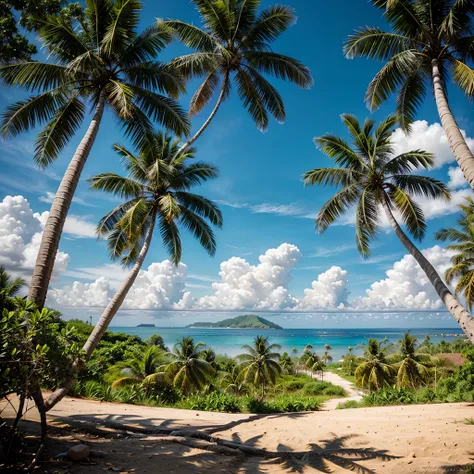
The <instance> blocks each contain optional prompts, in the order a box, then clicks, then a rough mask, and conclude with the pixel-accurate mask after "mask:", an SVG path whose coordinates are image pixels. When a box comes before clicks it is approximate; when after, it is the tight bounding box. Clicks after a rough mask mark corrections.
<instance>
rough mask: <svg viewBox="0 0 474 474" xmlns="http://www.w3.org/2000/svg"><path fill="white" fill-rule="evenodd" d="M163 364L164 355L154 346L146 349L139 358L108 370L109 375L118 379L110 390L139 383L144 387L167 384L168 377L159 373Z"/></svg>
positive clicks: (168, 381)
mask: <svg viewBox="0 0 474 474" xmlns="http://www.w3.org/2000/svg"><path fill="white" fill-rule="evenodd" d="M164 362H165V353H164V352H163V351H162V350H161V349H159V348H158V347H156V346H150V347H148V348H147V349H146V350H145V352H144V353H143V355H142V357H141V358H133V359H129V360H126V361H122V362H118V363H117V364H115V365H114V366H113V367H111V368H110V372H111V374H116V375H117V376H118V377H117V378H116V380H115V381H114V382H113V383H112V388H120V387H125V386H126V385H131V384H137V383H141V384H144V385H156V384H169V383H170V380H169V378H168V376H167V375H166V374H165V373H164V372H163V371H159V367H161V366H162V364H163V363H164Z"/></svg>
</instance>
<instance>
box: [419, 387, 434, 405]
mask: <svg viewBox="0 0 474 474" xmlns="http://www.w3.org/2000/svg"><path fill="white" fill-rule="evenodd" d="M415 401H416V403H433V402H435V401H439V398H438V395H437V393H436V392H435V390H434V389H433V388H431V387H422V388H420V389H418V390H416V392H415Z"/></svg>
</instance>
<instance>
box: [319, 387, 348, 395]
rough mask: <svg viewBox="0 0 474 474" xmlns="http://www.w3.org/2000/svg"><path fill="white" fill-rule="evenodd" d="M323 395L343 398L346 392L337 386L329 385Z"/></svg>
mask: <svg viewBox="0 0 474 474" xmlns="http://www.w3.org/2000/svg"><path fill="white" fill-rule="evenodd" d="M323 395H328V396H330V397H334V396H335V397H345V396H346V391H345V390H344V389H343V388H342V387H340V386H339V385H331V386H330V387H327V388H325V389H324V390H323Z"/></svg>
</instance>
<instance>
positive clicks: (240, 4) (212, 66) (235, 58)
mask: <svg viewBox="0 0 474 474" xmlns="http://www.w3.org/2000/svg"><path fill="white" fill-rule="evenodd" d="M192 3H194V5H195V6H196V8H197V10H198V12H199V15H200V17H201V20H202V27H201V28H199V27H198V26H196V25H193V24H189V23H185V22H183V21H181V20H168V21H164V22H159V23H158V25H161V24H163V25H166V26H167V27H169V28H170V29H171V30H172V31H174V33H175V34H176V36H177V37H178V38H179V39H180V41H181V42H182V43H183V44H185V45H186V46H188V47H189V48H192V49H194V50H196V52H194V53H191V54H187V55H185V56H180V57H177V58H175V59H174V60H173V62H172V64H173V65H174V66H175V67H176V68H177V69H178V70H179V71H180V72H181V73H182V74H183V76H184V77H185V78H186V79H189V78H193V77H198V78H203V79H204V80H203V82H202V84H201V85H200V86H199V87H198V89H197V90H196V92H195V93H194V95H193V97H192V99H191V104H190V108H189V112H190V115H191V116H193V115H195V114H197V113H199V112H200V111H201V110H202V109H203V108H204V107H205V106H206V105H207V104H208V103H209V101H210V100H211V98H212V97H213V96H214V95H215V93H216V92H217V91H218V90H219V91H220V92H219V98H218V101H217V104H216V106H215V108H214V110H213V111H212V113H211V115H210V117H209V119H208V120H207V121H206V122H205V123H204V125H203V127H201V129H199V131H198V132H197V133H196V135H195V136H194V137H193V138H192V139H191V140H190V141H188V142H187V143H185V144H184V145H183V148H184V147H186V146H189V145H191V144H192V143H193V142H194V141H195V140H196V139H197V138H198V137H199V136H200V135H201V133H202V132H203V131H204V129H205V128H206V127H207V126H208V125H209V123H210V121H211V120H212V118H213V117H214V115H215V114H216V112H217V109H218V108H219V106H220V105H221V103H222V102H223V100H225V99H226V98H227V97H228V96H229V94H230V90H231V84H232V82H234V83H235V86H236V88H237V92H238V95H239V97H240V99H241V101H242V105H243V106H244V107H245V108H246V109H247V111H248V113H249V114H250V116H251V117H252V119H253V120H254V122H255V124H256V125H257V127H258V129H259V130H261V131H265V130H266V129H267V128H268V121H269V120H268V115H269V114H270V115H272V116H273V117H274V118H275V119H276V120H277V121H278V122H283V121H284V120H285V117H286V112H285V105H284V103H283V99H282V97H281V96H280V94H279V92H278V91H277V90H276V89H275V87H274V86H272V85H271V84H270V82H268V80H267V79H266V78H265V75H271V76H274V77H276V78H278V79H283V80H286V81H290V82H292V83H294V84H296V85H298V86H300V87H303V88H309V87H311V85H312V82H313V81H312V77H311V73H310V71H309V69H308V68H307V67H306V66H304V65H303V64H302V63H301V62H300V61H298V60H296V59H294V58H292V57H289V56H285V55H282V54H279V53H275V52H274V51H273V50H272V49H271V46H270V44H271V43H272V42H273V41H275V40H276V39H277V38H278V37H279V36H280V35H281V34H282V33H284V32H285V31H286V30H287V29H288V28H289V27H290V26H291V25H292V24H294V23H295V15H294V12H293V10H292V9H291V8H290V7H286V6H283V5H274V6H270V7H267V8H265V9H264V10H262V11H261V12H260V13H258V7H259V6H260V0H252V1H247V0H236V1H230V2H227V1H203V0H192Z"/></svg>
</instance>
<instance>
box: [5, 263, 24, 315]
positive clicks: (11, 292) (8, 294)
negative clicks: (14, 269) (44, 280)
mask: <svg viewBox="0 0 474 474" xmlns="http://www.w3.org/2000/svg"><path fill="white" fill-rule="evenodd" d="M25 285H26V281H25V280H23V278H12V277H11V276H10V275H9V274H8V273H7V271H6V270H5V267H4V266H3V265H0V313H3V310H4V308H6V309H8V310H9V311H11V310H13V309H14V302H13V301H12V298H14V297H15V296H16V295H17V294H18V292H19V291H20V290H21V288H22V287H23V286H25Z"/></svg>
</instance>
